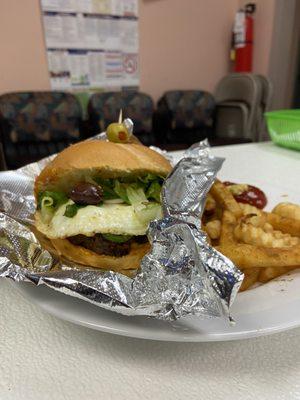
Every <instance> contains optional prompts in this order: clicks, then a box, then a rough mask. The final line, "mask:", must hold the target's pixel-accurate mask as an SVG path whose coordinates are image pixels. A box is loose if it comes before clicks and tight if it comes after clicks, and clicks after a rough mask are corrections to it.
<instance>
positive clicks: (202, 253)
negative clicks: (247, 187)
mask: <svg viewBox="0 0 300 400" xmlns="http://www.w3.org/2000/svg"><path fill="white" fill-rule="evenodd" d="M126 123H127V126H128V127H129V129H132V126H133V125H132V123H130V121H129V120H127V122H126ZM97 139H99V140H105V139H106V136H105V134H100V135H98V136H97ZM156 150H157V151H160V150H158V149H156ZM53 157H54V156H51V157H48V158H46V159H44V160H41V161H39V162H37V163H33V164H30V165H27V166H25V167H23V168H21V169H19V170H17V171H7V172H2V173H0V185H1V186H0V187H1V198H0V209H1V210H2V212H1V213H0V276H1V277H7V278H11V279H13V280H14V281H18V282H19V281H27V282H32V283H34V284H35V285H42V284H43V285H47V286H48V287H50V288H52V289H55V290H57V291H60V292H62V293H65V294H67V295H71V296H75V297H79V298H81V299H82V300H85V301H89V302H92V303H93V304H95V305H97V306H100V307H103V308H105V309H109V310H111V311H115V312H119V313H122V314H125V315H145V316H152V317H156V318H161V319H165V320H175V319H178V318H180V317H182V316H186V315H198V316H202V317H203V316H209V317H222V316H227V317H229V309H230V306H231V304H232V302H233V300H234V298H235V295H236V293H237V291H238V289H239V287H240V285H241V282H242V279H243V274H242V273H241V272H240V271H239V270H238V269H237V268H236V267H235V266H234V265H233V263H232V262H231V261H230V260H228V259H227V258H226V257H224V256H223V255H222V254H220V253H218V252H217V251H216V250H215V249H214V248H212V247H211V246H210V245H209V244H208V243H207V241H206V237H205V234H204V233H203V232H202V231H201V222H200V221H201V215H202V212H203V208H204V202H205V198H206V194H207V192H208V191H209V189H210V187H211V185H212V184H213V182H214V179H215V177H216V174H217V172H218V171H219V169H220V168H221V166H222V163H223V161H224V160H223V159H221V158H217V157H213V156H212V155H211V154H210V149H209V146H208V144H207V142H200V143H198V144H195V145H193V146H192V147H191V148H190V149H189V150H188V151H186V153H185V154H184V157H183V158H182V159H181V160H180V162H178V163H177V164H176V165H175V167H174V169H173V171H172V173H171V174H170V176H169V177H168V178H167V179H166V180H165V183H164V185H163V190H162V205H163V218H162V219H161V220H156V221H153V222H152V223H151V224H150V226H149V229H148V233H147V234H148V238H149V241H150V243H151V250H150V252H149V253H148V254H147V255H146V256H145V257H144V258H143V260H142V262H141V267H140V269H139V272H138V273H137V275H136V276H135V277H134V278H129V277H127V276H124V275H122V274H120V273H116V272H110V271H100V270H96V269H91V268H83V267H81V266H79V265H75V264H72V263H66V262H62V261H61V260H59V259H57V258H56V257H55V255H54V254H53V253H52V252H51V250H49V248H48V247H47V239H46V238H44V237H40V235H38V234H37V232H36V231H35V230H34V227H33V213H34V211H35V202H34V197H33V185H34V180H35V177H36V175H38V174H39V173H40V171H41V170H42V169H43V167H44V166H45V165H46V164H47V163H48V162H49V161H50V160H51V159H52V158H53Z"/></svg>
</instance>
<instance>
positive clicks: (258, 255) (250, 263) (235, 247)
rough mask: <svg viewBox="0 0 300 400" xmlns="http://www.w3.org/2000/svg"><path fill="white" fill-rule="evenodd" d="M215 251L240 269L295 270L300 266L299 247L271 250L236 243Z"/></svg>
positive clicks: (269, 248) (218, 247) (221, 246)
mask: <svg viewBox="0 0 300 400" xmlns="http://www.w3.org/2000/svg"><path fill="white" fill-rule="evenodd" d="M216 249H217V250H218V251H220V253H222V254H224V255H225V256H226V257H228V258H229V259H230V260H231V261H232V262H233V263H234V264H236V265H237V266H239V267H241V268H254V267H259V268H267V267H276V268H278V267H295V268H297V267H298V266H299V265H300V245H297V246H293V247H287V248H282V247H275V248H271V247H257V246H252V245H250V244H242V243H237V244H227V245H222V244H221V245H220V246H217V247H216Z"/></svg>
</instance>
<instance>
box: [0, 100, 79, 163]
mask: <svg viewBox="0 0 300 400" xmlns="http://www.w3.org/2000/svg"><path fill="white" fill-rule="evenodd" d="M81 123H82V110H81V106H80V104H79V102H78V101H77V99H76V97H75V96H73V95H72V94H70V93H63V92H26V93H23V92H17V93H8V94H4V95H2V96H0V129H1V143H2V145H3V152H4V156H5V160H6V163H7V167H8V168H9V169H15V168H18V167H21V166H23V165H25V164H28V163H30V162H34V161H37V160H39V159H41V158H43V157H46V156H48V155H50V154H53V153H56V152H58V151H61V150H62V149H63V148H65V147H66V146H68V145H70V144H71V143H74V142H76V141H78V140H80V139H81Z"/></svg>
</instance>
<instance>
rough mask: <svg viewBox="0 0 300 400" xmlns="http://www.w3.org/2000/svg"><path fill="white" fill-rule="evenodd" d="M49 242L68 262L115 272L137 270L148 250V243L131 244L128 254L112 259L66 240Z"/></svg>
mask: <svg viewBox="0 0 300 400" xmlns="http://www.w3.org/2000/svg"><path fill="white" fill-rule="evenodd" d="M51 242H52V244H53V246H54V248H55V250H56V251H57V252H58V254H59V255H60V256H63V257H65V258H66V259H68V260H70V261H73V262H75V263H78V264H83V265H86V266H88V267H94V268H101V269H106V270H109V271H116V272H123V270H136V269H138V268H139V267H140V263H141V260H142V258H143V257H144V255H145V254H146V253H148V251H149V250H150V243H143V244H139V243H133V244H132V245H131V250H130V253H129V254H127V255H126V256H122V257H113V256H107V255H104V254H103V255H100V254H97V253H94V252H93V251H91V250H88V249H86V248H84V247H81V246H75V245H74V244H72V243H71V242H69V240H67V239H51ZM125 274H126V272H125ZM126 275H127V274H126Z"/></svg>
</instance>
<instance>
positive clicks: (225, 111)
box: [215, 73, 272, 142]
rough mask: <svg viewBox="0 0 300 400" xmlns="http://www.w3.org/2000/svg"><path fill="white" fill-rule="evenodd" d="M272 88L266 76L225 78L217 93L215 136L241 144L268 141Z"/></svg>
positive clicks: (234, 75)
mask: <svg viewBox="0 0 300 400" xmlns="http://www.w3.org/2000/svg"><path fill="white" fill-rule="evenodd" d="M271 98H272V84H271V82H270V81H269V80H268V79H267V78H266V77H264V76H263V75H255V74H241V73H234V74H230V75H227V76H225V77H224V78H223V79H221V81H220V82H219V84H218V86H217V88H216V91H215V100H216V114H215V134H216V136H217V137H219V138H222V137H223V138H231V139H235V140H237V141H241V142H242V141H260V140H263V139H264V132H265V126H264V117H263V115H264V113H265V112H266V111H267V110H268V109H269V107H270V103H271Z"/></svg>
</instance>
